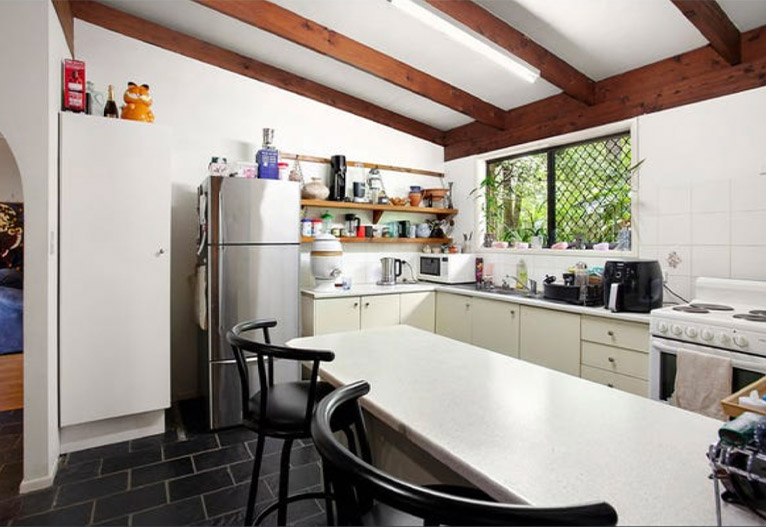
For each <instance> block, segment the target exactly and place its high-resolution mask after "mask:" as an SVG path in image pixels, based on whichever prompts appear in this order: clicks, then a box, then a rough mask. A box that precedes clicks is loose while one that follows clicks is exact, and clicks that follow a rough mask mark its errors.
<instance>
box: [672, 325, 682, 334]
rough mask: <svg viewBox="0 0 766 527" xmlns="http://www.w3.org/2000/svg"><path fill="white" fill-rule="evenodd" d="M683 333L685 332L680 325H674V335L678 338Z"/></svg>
mask: <svg viewBox="0 0 766 527" xmlns="http://www.w3.org/2000/svg"><path fill="white" fill-rule="evenodd" d="M683 332H684V330H683V328H682V327H681V326H679V325H678V324H673V335H676V336H678V335H681V333H683Z"/></svg>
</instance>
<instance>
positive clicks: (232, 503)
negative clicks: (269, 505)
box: [203, 481, 274, 517]
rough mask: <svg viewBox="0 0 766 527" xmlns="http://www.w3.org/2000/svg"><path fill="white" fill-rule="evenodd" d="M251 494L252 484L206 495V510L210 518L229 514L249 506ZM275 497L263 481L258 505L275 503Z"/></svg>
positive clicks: (256, 500) (259, 488) (259, 490)
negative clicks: (248, 500)
mask: <svg viewBox="0 0 766 527" xmlns="http://www.w3.org/2000/svg"><path fill="white" fill-rule="evenodd" d="M249 492H250V482H247V483H240V484H239V485H237V486H235V487H227V488H225V489H221V490H217V491H215V492H211V493H209V494H205V496H203V499H204V500H205V510H206V511H207V515H208V517H213V516H220V515H222V514H224V513H227V512H232V511H236V510H238V509H241V508H243V507H246V506H247V496H248V494H249ZM273 500H274V495H273V494H272V493H271V491H270V490H269V487H268V485H266V484H265V483H263V481H261V482H260V483H259V485H258V495H257V496H256V498H255V502H256V503H261V502H264V501H273Z"/></svg>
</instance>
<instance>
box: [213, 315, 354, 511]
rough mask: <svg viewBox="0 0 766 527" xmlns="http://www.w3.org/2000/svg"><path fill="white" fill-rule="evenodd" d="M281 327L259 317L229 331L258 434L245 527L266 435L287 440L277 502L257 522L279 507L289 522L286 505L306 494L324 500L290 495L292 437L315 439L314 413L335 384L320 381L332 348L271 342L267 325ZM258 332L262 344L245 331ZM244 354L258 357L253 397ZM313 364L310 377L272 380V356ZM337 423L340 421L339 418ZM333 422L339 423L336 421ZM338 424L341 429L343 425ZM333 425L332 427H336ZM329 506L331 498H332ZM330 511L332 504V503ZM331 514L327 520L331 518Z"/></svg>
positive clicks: (247, 412)
mask: <svg viewBox="0 0 766 527" xmlns="http://www.w3.org/2000/svg"><path fill="white" fill-rule="evenodd" d="M276 325H277V321H276V320H255V321H249V322H242V323H240V324H237V325H236V326H234V327H233V328H232V329H231V330H230V331H229V332H228V333H227V334H226V339H227V340H228V341H229V344H230V345H231V348H232V350H233V352H234V359H235V360H236V362H237V369H238V370H239V378H240V381H241V382H240V385H241V391H242V424H243V425H244V426H245V427H246V428H249V429H250V430H252V431H254V432H256V433H257V434H258V441H257V443H256V447H255V460H254V461H253V475H252V477H251V480H250V493H249V496H248V500H247V512H246V513H245V525H252V524H253V512H254V509H255V499H256V496H257V493H258V476H259V474H260V470H261V461H262V459H263V447H264V445H265V442H266V438H267V437H274V438H278V439H282V440H284V443H283V445H282V455H281V459H280V472H279V496H278V498H277V501H276V502H275V503H273V504H272V505H270V506H269V507H267V508H266V509H264V510H263V511H261V513H260V514H259V515H258V518H257V519H256V523H260V521H261V520H262V519H263V518H264V517H266V516H267V515H268V514H270V513H271V512H273V511H274V509H275V508H276V509H277V523H278V524H279V525H285V523H286V520H287V505H288V503H291V502H293V501H297V500H300V499H308V498H325V499H328V498H327V496H326V495H325V494H324V493H321V492H311V493H302V494H297V495H293V496H288V495H287V489H288V485H289V478H290V451H291V450H292V445H293V441H295V440H296V439H307V438H310V437H311V416H312V414H313V413H314V408H315V407H316V403H317V401H318V400H320V399H321V398H322V397H324V396H325V395H327V394H328V393H330V392H331V391H332V389H333V387H332V385H330V384H328V383H326V382H321V381H318V376H319V363H320V362H322V361H325V362H329V361H332V360H333V359H334V358H335V354H334V353H333V352H331V351H322V350H304V349H293V348H286V347H282V346H275V345H272V344H271V339H270V337H269V328H273V327H275V326H276ZM256 330H260V331H262V332H263V340H264V343H260V342H254V341H252V340H249V339H246V338H244V337H242V334H243V333H246V332H249V331H256ZM246 354H253V355H256V356H257V361H258V381H259V387H260V390H259V391H258V392H257V393H256V394H255V395H253V396H252V397H251V396H250V375H249V372H248V368H247V363H246V361H245V355H246ZM275 358H276V359H280V360H292V361H301V362H304V361H305V362H309V363H311V377H310V379H309V380H308V381H295V382H282V383H276V384H275V383H274V359H275ZM336 421H337V419H336ZM334 424H335V421H334ZM338 428H342V425H341V426H339V427H338ZM338 428H335V427H334V429H338ZM328 506H329V499H328ZM328 511H329V507H328ZM330 514H331V513H330V512H328V519H327V521H328V523H332V516H330Z"/></svg>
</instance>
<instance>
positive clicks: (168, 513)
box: [131, 496, 205, 527]
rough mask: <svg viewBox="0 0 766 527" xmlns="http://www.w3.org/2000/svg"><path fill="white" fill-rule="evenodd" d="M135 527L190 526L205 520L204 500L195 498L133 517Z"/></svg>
mask: <svg viewBox="0 0 766 527" xmlns="http://www.w3.org/2000/svg"><path fill="white" fill-rule="evenodd" d="M131 518H132V525H133V526H134V527H142V526H145V525H146V526H155V525H163V526H165V525H167V526H172V525H190V524H192V523H194V522H198V521H201V520H204V519H205V510H204V509H203V507H202V498H201V497H199V496H195V497H193V498H189V499H186V500H182V501H176V502H173V503H169V504H167V505H162V506H160V507H157V508H156V509H149V510H148V511H144V512H139V513H137V514H133V515H132V517H131Z"/></svg>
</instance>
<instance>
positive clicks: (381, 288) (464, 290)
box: [301, 282, 649, 324]
mask: <svg viewBox="0 0 766 527" xmlns="http://www.w3.org/2000/svg"><path fill="white" fill-rule="evenodd" d="M427 291H442V292H445V293H454V294H459V295H466V296H473V297H480V298H488V299H490V300H497V301H500V302H510V303H513V304H522V305H527V306H533V307H541V308H545V309H555V310H557V311H566V312H568V313H577V314H580V315H591V316H595V317H605V318H611V319H615V320H625V321H628V322H638V323H641V324H649V313H628V312H625V311H622V312H619V313H612V312H611V311H609V310H608V309H605V308H604V307H603V306H602V307H588V306H578V305H575V304H567V303H565V302H554V301H552V300H545V299H543V298H528V297H525V296H511V295H501V294H498V293H491V292H489V291H482V290H477V289H474V288H473V286H455V285H439V284H431V283H428V282H418V283H416V284H396V285H377V284H359V285H354V286H352V287H351V289H348V290H345V291H344V290H343V289H341V288H337V289H336V290H335V291H328V292H324V291H314V290H313V289H311V288H303V289H301V293H302V294H304V295H308V296H311V297H313V298H315V299H322V298H342V297H349V296H371V295H392V294H401V293H420V292H427Z"/></svg>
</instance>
